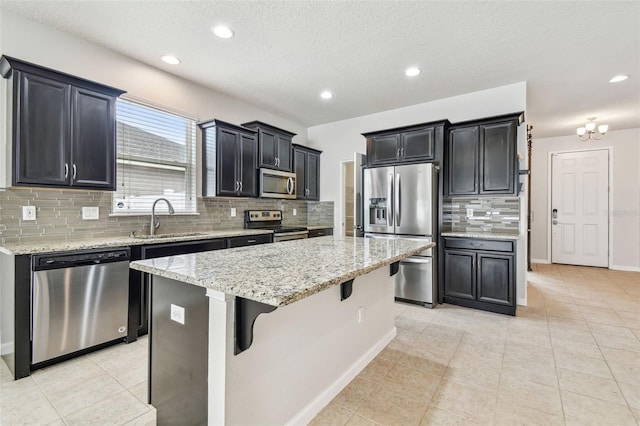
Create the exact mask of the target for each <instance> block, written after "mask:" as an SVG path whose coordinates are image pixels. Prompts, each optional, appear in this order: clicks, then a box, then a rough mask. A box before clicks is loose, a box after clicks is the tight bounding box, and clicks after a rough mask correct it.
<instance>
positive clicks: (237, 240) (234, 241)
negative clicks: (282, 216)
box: [227, 234, 272, 248]
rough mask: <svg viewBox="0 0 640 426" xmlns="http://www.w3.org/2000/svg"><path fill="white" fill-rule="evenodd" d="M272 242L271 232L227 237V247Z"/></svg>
mask: <svg viewBox="0 0 640 426" xmlns="http://www.w3.org/2000/svg"><path fill="white" fill-rule="evenodd" d="M270 242H272V234H261V235H247V236H243V237H231V238H227V248H234V247H244V246H253V245H256V244H266V243H270Z"/></svg>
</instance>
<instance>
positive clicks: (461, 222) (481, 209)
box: [442, 197, 520, 234]
mask: <svg viewBox="0 0 640 426" xmlns="http://www.w3.org/2000/svg"><path fill="white" fill-rule="evenodd" d="M442 231H443V232H447V231H451V232H489V233H491V232H493V233H507V234H518V233H519V231H520V199H519V198H518V197H445V198H444V199H443V202H442Z"/></svg>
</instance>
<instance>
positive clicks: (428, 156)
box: [362, 120, 449, 167]
mask: <svg viewBox="0 0 640 426" xmlns="http://www.w3.org/2000/svg"><path fill="white" fill-rule="evenodd" d="M448 125H449V122H448V121H446V120H444V121H438V122H431V123H423V124H416V125H412V126H406V127H399V128H395V129H388V130H380V131H376V132H369V133H363V134H362V136H364V137H365V138H366V139H367V166H368V167H375V166H382V165H390V164H405V163H424V162H430V161H441V160H442V146H443V141H444V134H445V131H446V129H447V128H448Z"/></svg>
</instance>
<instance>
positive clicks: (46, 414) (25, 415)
mask: <svg viewBox="0 0 640 426" xmlns="http://www.w3.org/2000/svg"><path fill="white" fill-rule="evenodd" d="M22 380H24V379H22ZM1 408H2V409H0V424H1V425H3V426H13V425H25V426H27V425H28V426H32V425H47V424H49V423H53V422H56V421H59V420H60V415H59V414H58V413H57V412H56V410H55V409H54V408H53V406H52V405H51V403H50V402H49V400H48V399H47V398H46V397H45V396H44V395H43V394H42V393H36V394H35V395H34V396H33V397H31V398H29V399H28V400H25V401H22V402H15V403H12V404H9V405H4V404H3V405H2V406H1Z"/></svg>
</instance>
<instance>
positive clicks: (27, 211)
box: [22, 206, 36, 220]
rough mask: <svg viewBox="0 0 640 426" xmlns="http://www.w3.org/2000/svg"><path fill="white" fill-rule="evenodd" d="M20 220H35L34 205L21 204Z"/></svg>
mask: <svg viewBox="0 0 640 426" xmlns="http://www.w3.org/2000/svg"><path fill="white" fill-rule="evenodd" d="M22 220H36V206H22Z"/></svg>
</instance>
